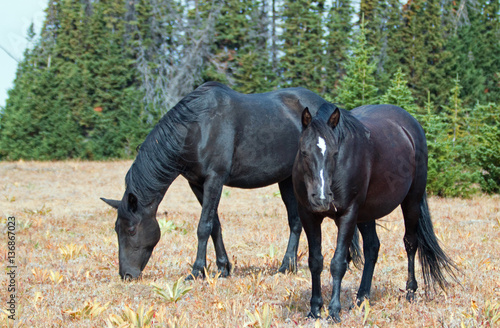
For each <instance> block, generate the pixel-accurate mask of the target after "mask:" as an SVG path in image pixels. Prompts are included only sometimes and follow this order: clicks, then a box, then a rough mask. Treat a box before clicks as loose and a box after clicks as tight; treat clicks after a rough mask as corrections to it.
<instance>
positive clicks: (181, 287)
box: [153, 278, 193, 303]
mask: <svg viewBox="0 0 500 328" xmlns="http://www.w3.org/2000/svg"><path fill="white" fill-rule="evenodd" d="M191 289H193V287H191V286H185V284H184V278H179V279H178V280H177V281H176V282H174V284H173V285H172V287H170V286H169V285H166V288H162V287H160V286H158V285H155V284H153V290H154V292H155V293H156V294H158V295H159V296H160V297H161V298H163V299H164V300H166V301H168V302H173V303H177V302H178V301H180V300H181V299H182V297H183V296H184V295H186V294H187V293H188V292H189V291H190V290H191Z"/></svg>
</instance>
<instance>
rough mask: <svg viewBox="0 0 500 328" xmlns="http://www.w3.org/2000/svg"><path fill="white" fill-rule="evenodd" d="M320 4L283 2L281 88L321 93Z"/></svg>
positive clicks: (294, 0)
mask: <svg viewBox="0 0 500 328" xmlns="http://www.w3.org/2000/svg"><path fill="white" fill-rule="evenodd" d="M323 11H324V2H323V1H311V0H290V1H289V0H286V1H284V5H283V12H282V17H281V18H282V21H283V23H282V26H281V27H282V29H283V33H282V35H281V39H282V40H283V43H284V47H283V52H284V54H283V56H282V57H281V59H280V66H281V71H282V76H281V79H282V86H302V87H305V88H308V89H310V90H312V91H315V92H318V93H320V92H322V91H323V84H324V80H323V72H322V67H323V65H324V64H323V61H324V54H323V48H322V46H321V44H322V40H323V24H322V15H323Z"/></svg>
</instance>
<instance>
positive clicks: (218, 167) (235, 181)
mask: <svg viewBox="0 0 500 328" xmlns="http://www.w3.org/2000/svg"><path fill="white" fill-rule="evenodd" d="M323 103H325V100H324V99H322V98H321V97H319V96H318V95H316V94H314V93H313V92H311V91H309V90H306V89H303V88H290V89H284V90H278V91H273V92H268V93H263V94H253V95H244V94H240V93H238V92H235V91H233V90H231V89H230V88H228V87H226V86H224V85H222V84H219V83H214V82H209V83H205V84H203V85H202V86H200V87H199V88H197V89H196V90H194V91H193V92H191V93H190V94H189V95H187V96H186V97H185V98H183V99H182V100H181V101H180V102H179V103H178V104H177V105H175V106H174V107H173V108H172V109H171V110H170V111H168V113H167V114H166V115H165V116H164V117H163V118H162V119H161V120H160V121H159V122H158V124H157V125H156V126H155V127H154V129H153V130H152V131H151V132H150V133H149V135H148V136H147V138H146V140H145V141H144V143H143V144H142V145H141V147H140V149H139V152H138V154H137V157H136V159H135V161H134V163H133V164H132V166H131V167H130V169H129V171H128V173H127V175H126V177H125V183H126V190H125V193H124V195H123V198H122V200H121V201H118V200H108V199H103V200H104V201H105V202H106V203H108V204H109V205H111V206H113V207H114V208H117V209H118V218H117V220H116V224H115V230H116V233H117V234H118V244H119V263H120V270H119V273H120V276H121V277H122V278H137V277H138V276H139V275H140V274H141V272H142V270H143V269H144V267H145V266H146V264H147V263H148V260H149V258H150V256H151V253H152V251H153V248H154V247H155V246H156V244H157V243H158V241H159V240H160V235H161V234H160V228H159V226H158V222H157V221H156V211H157V209H158V205H159V204H160V202H161V200H162V199H163V196H164V195H165V192H166V191H167V189H168V188H169V186H170V184H171V183H172V182H173V181H174V179H175V178H176V177H177V176H179V175H182V176H184V177H185V178H186V179H187V180H188V182H189V185H190V187H191V189H192V190H193V192H194V194H195V195H196V198H197V199H198V201H199V202H200V204H201V205H202V211H201V218H200V222H199V225H198V252H197V254H196V261H195V262H194V265H193V268H192V273H191V274H192V276H194V277H198V276H203V275H204V267H205V266H206V250H207V241H208V238H209V237H210V236H211V237H212V239H213V242H214V245H215V252H216V258H217V259H216V263H217V267H218V270H219V271H220V272H221V275H222V276H227V275H229V272H230V263H229V259H228V256H227V254H226V250H225V248H224V243H223V241H222V234H221V227H220V222H219V217H218V214H217V208H218V205H219V200H220V197H221V192H222V187H223V186H224V185H226V186H232V187H239V188H258V187H263V186H267V185H270V184H273V183H278V184H279V188H280V191H281V197H282V199H283V202H284V203H285V206H286V209H287V213H288V223H289V226H290V239H289V241H288V247H287V250H286V253H285V256H284V258H283V261H282V264H281V267H280V269H279V271H280V272H284V271H286V270H288V269H290V270H292V271H293V270H295V268H296V262H297V246H298V243H299V237H300V233H301V231H302V226H301V224H300V219H299V217H298V212H297V202H296V200H295V196H294V193H293V187H292V179H291V175H292V167H293V161H294V158H295V154H296V153H297V147H298V140H299V136H300V130H301V122H300V121H301V112H302V109H303V108H304V107H305V106H309V107H310V108H313V109H317V108H319V107H320V106H321V105H322V104H323Z"/></svg>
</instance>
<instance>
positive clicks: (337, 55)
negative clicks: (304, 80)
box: [324, 0, 354, 99]
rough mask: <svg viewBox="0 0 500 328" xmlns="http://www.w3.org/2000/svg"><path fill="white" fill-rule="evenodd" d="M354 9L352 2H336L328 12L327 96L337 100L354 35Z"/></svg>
mask: <svg viewBox="0 0 500 328" xmlns="http://www.w3.org/2000/svg"><path fill="white" fill-rule="evenodd" d="M353 12H354V9H353V8H352V5H351V1H350V0H336V1H334V2H333V3H332V7H331V8H330V10H329V11H328V16H327V19H326V29H327V31H328V34H327V35H326V36H325V43H326V45H325V48H326V54H325V76H326V77H325V81H326V83H325V86H324V87H325V94H326V95H327V97H330V98H331V99H335V98H336V97H337V94H336V93H335V92H336V90H337V87H338V83H339V81H340V80H341V79H342V78H343V76H344V75H345V64H346V62H347V59H348V57H349V53H348V50H349V48H350V46H351V34H352V23H351V19H352V14H353Z"/></svg>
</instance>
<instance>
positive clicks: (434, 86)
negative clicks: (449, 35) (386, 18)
mask: <svg viewBox="0 0 500 328" xmlns="http://www.w3.org/2000/svg"><path fill="white" fill-rule="evenodd" d="M403 15H404V20H405V25H404V26H403V28H402V32H403V35H402V37H403V41H404V43H405V45H406V47H405V49H404V53H403V56H402V59H403V64H404V67H406V69H407V71H406V72H405V73H407V74H408V80H409V87H410V89H411V90H412V92H413V95H414V97H415V99H416V100H417V103H418V104H419V105H423V103H424V101H425V97H426V95H427V90H428V91H430V94H431V98H432V100H433V101H435V102H436V103H438V104H444V103H445V102H446V100H447V99H446V97H445V96H444V95H446V94H447V90H449V88H450V86H449V83H448V82H447V81H448V78H447V76H446V67H445V66H444V65H445V64H446V63H447V60H448V58H449V53H448V52H446V51H444V31H443V26H442V22H441V10H440V2H439V1H438V0H429V1H424V0H416V1H412V2H409V3H408V5H407V6H406V7H405V10H404V12H403Z"/></svg>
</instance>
